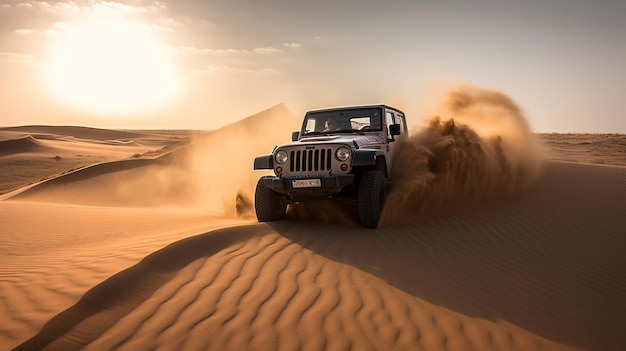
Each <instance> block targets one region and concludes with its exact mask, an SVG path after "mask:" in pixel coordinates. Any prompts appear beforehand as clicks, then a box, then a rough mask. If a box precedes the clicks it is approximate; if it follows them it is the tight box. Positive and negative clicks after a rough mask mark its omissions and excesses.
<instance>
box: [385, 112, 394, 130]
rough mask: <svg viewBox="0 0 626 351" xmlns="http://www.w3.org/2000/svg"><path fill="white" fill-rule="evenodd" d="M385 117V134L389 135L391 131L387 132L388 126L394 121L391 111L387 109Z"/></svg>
mask: <svg viewBox="0 0 626 351" xmlns="http://www.w3.org/2000/svg"><path fill="white" fill-rule="evenodd" d="M385 119H386V123H385V124H386V125H387V135H390V134H391V133H389V126H390V125H392V124H395V123H396V120H395V118H394V115H393V112H391V111H387V112H386V113H385Z"/></svg>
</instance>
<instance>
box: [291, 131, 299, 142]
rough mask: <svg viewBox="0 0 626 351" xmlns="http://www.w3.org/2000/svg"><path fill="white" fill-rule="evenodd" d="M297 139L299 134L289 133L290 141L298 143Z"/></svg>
mask: <svg viewBox="0 0 626 351" xmlns="http://www.w3.org/2000/svg"><path fill="white" fill-rule="evenodd" d="M299 137H300V132H299V131H295V132H293V133H291V141H298V138H299Z"/></svg>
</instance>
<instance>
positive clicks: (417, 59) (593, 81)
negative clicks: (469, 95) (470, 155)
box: [0, 0, 626, 133]
mask: <svg viewBox="0 0 626 351" xmlns="http://www.w3.org/2000/svg"><path fill="white" fill-rule="evenodd" d="M459 83H467V84H471V85H475V86H478V87H482V88H486V89H493V90H498V91H501V92H503V93H505V94H507V95H508V96H510V97H511V98H512V99H513V100H514V101H516V102H517V103H518V104H519V105H520V106H521V108H522V109H523V110H524V111H525V114H526V116H527V117H528V119H529V122H530V125H531V127H532V128H533V130H535V131H537V132H619V133H626V109H625V108H624V101H625V100H626V1H624V0H615V1H609V0H594V1H592V0H588V1H578V0H525V1H503V0H479V1H472V0H463V1H461V0H458V1H445V0H444V1H442V0H437V1H435V0H432V1H426V0H413V1H409V0H406V1H370V0H335V1H323V0H322V1H299V0H290V1H286V0H264V1H253V0H249V1H237V0H228V1H218V0H212V1H211V0H208V1H200V0H196V1H191V0H177V1H174V0H164V1H151V0H137V1H119V2H116V1H109V2H105V1H82V0H78V1H7V0H0V125H4V126H7V125H26V124H78V125H87V126H95V127H107V128H109V127H114V128H122V127H128V128H193V129H213V128H217V127H220V126H223V125H226V124H228V123H231V122H234V121H236V120H238V119H241V118H244V117H247V116H248V115H251V114H253V113H256V112H259V111H261V110H263V109H266V108H269V107H271V106H273V105H275V104H278V103H281V102H284V103H285V104H286V105H287V107H288V108H289V109H290V110H291V111H292V112H294V113H295V114H297V115H300V114H302V113H303V112H304V111H305V110H307V109H311V108H319V107H329V106H338V105H352V104H371V103H380V102H384V103H390V104H392V105H396V106H398V107H400V108H402V109H404V110H405V112H407V114H408V115H409V121H410V122H414V123H418V122H419V121H421V120H422V119H424V118H425V117H428V114H429V113H430V112H431V111H432V109H433V107H434V105H435V104H436V103H437V102H438V101H439V98H440V96H441V95H442V94H443V93H445V91H446V90H447V89H450V88H451V87H454V86H455V85H456V84H459Z"/></svg>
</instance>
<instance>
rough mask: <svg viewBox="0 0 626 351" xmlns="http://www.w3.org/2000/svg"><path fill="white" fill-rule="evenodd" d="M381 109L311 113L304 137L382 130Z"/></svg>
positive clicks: (308, 114)
mask: <svg viewBox="0 0 626 351" xmlns="http://www.w3.org/2000/svg"><path fill="white" fill-rule="evenodd" d="M381 115H382V111H381V109H380V108H363V109H346V110H333V111H320V112H309V113H307V114H306V116H305V118H304V124H303V131H302V132H303V135H317V134H334V133H362V132H369V131H380V130H381Z"/></svg>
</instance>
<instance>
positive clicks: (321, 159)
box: [289, 149, 332, 172]
mask: <svg viewBox="0 0 626 351" xmlns="http://www.w3.org/2000/svg"><path fill="white" fill-rule="evenodd" d="M331 156H332V151H331V149H315V150H293V151H291V155H290V157H289V170H290V171H291V172H312V171H329V170H330V168H331V159H332V157H331Z"/></svg>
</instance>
